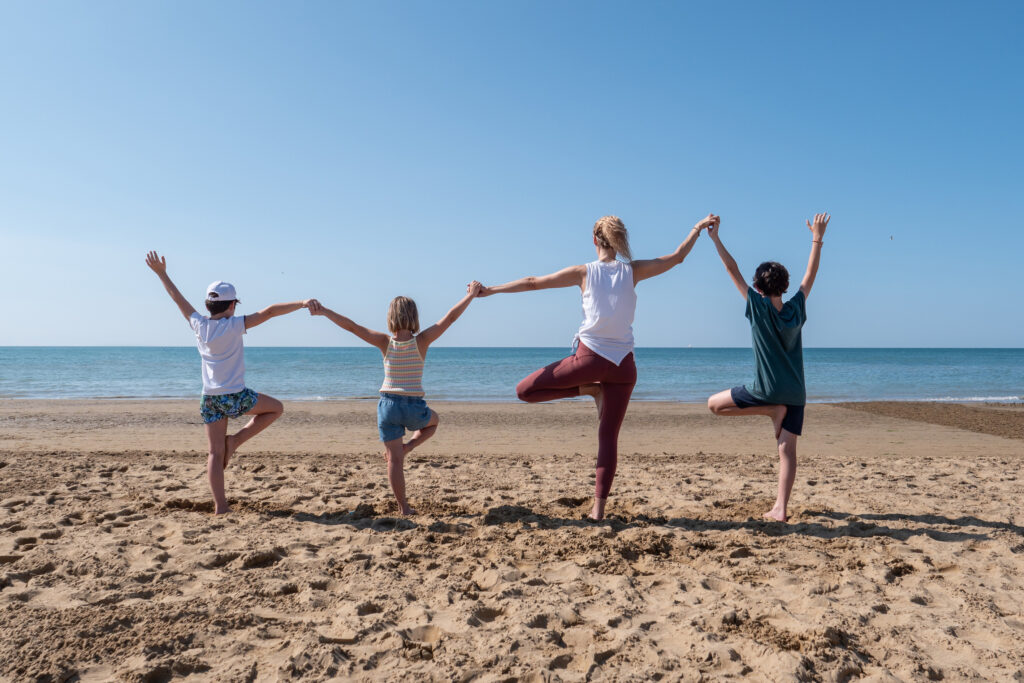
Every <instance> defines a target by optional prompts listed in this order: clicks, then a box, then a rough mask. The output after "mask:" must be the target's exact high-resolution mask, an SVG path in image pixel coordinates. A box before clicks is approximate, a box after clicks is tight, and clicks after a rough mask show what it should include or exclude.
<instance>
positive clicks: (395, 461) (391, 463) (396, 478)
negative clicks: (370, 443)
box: [384, 437, 416, 515]
mask: <svg viewBox="0 0 1024 683" xmlns="http://www.w3.org/2000/svg"><path fill="white" fill-rule="evenodd" d="M384 449H385V451H384V457H386V458H387V459H388V481H389V482H390V483H391V490H392V491H393V492H394V494H395V500H396V501H398V510H399V512H401V513H402V514H403V515H413V514H416V511H415V510H413V509H412V508H411V507H409V502H408V501H407V500H406V499H405V470H404V467H405V446H404V445H403V444H402V439H401V437H399V438H397V439H392V440H391V441H385V442H384Z"/></svg>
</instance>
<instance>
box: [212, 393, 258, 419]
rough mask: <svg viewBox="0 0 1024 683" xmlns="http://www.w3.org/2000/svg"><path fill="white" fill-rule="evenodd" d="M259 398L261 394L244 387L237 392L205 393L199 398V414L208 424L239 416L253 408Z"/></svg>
mask: <svg viewBox="0 0 1024 683" xmlns="http://www.w3.org/2000/svg"><path fill="white" fill-rule="evenodd" d="M259 398H260V395H259V394H257V393H256V392H255V391H253V390H252V389H242V390H241V391H239V392H238V393H237V394H220V395H217V396H208V395H206V394H203V397H202V398H201V399H200V400H199V414H200V415H202V416H203V422H205V423H206V424H210V423H211V422H216V421H217V420H220V419H223V418H225V417H238V416H239V415H244V414H245V413H247V412H249V411H250V410H252V407H253V406H254V405H256V401H258V400H259Z"/></svg>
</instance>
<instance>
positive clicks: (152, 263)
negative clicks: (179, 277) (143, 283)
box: [146, 251, 167, 275]
mask: <svg viewBox="0 0 1024 683" xmlns="http://www.w3.org/2000/svg"><path fill="white" fill-rule="evenodd" d="M146 265H147V266H149V267H150V268H151V269H152V270H153V272H154V273H156V274H157V275H162V274H164V273H166V272H167V259H166V258H164V257H163V256H160V255H159V254H157V253H156V252H155V251H151V252H149V253H148V254H146Z"/></svg>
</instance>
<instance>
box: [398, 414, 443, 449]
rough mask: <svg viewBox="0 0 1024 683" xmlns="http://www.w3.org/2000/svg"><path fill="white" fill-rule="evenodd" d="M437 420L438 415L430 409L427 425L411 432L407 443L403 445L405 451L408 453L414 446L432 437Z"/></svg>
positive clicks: (435, 429)
mask: <svg viewBox="0 0 1024 683" xmlns="http://www.w3.org/2000/svg"><path fill="white" fill-rule="evenodd" d="M439 421H440V418H439V417H438V415H437V413H436V412H434V411H433V410H431V411H430V422H428V423H427V426H426V427H424V428H423V429H417V430H416V431H415V432H413V435H412V438H411V439H409V443H407V444H405V446H404V448H405V452H406V453H408V452H409V451H411V450H412V449H414V448H416V447H417V446H419V445H420V444H422V443H423V442H424V441H426V440H427V439H429V438H430V437H432V436H433V435H434V432H436V431H437V423H438V422H439Z"/></svg>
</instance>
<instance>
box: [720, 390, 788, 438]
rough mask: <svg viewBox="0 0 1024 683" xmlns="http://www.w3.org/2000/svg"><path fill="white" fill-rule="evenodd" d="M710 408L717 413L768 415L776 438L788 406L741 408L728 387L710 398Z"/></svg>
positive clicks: (780, 430)
mask: <svg viewBox="0 0 1024 683" xmlns="http://www.w3.org/2000/svg"><path fill="white" fill-rule="evenodd" d="M708 410H710V411H711V412H712V413H714V414H715V415H730V416H731V415H767V416H768V417H770V418H771V419H772V426H773V427H775V438H776V439H778V438H779V435H780V434H781V433H782V421H783V420H784V419H786V410H787V408H786V406H752V407H750V408H740V407H739V406H737V405H736V404H735V403H733V400H732V392H731V391H730V390H728V389H726V390H725V391H720V392H718V393H717V394H715V395H714V396H712V397H711V398H709V399H708Z"/></svg>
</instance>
